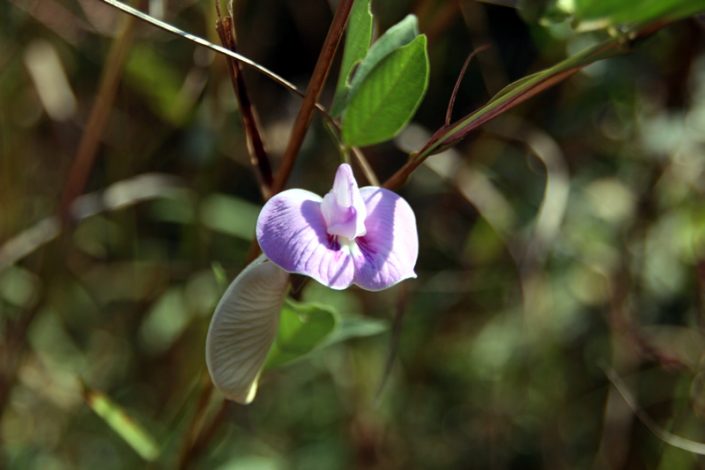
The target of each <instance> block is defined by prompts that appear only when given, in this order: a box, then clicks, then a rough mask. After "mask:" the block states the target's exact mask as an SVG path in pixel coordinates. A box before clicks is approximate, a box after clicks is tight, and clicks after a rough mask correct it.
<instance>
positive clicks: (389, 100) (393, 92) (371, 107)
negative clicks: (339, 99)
mask: <svg viewBox="0 0 705 470" xmlns="http://www.w3.org/2000/svg"><path fill="white" fill-rule="evenodd" d="M428 73H429V65H428V54H427V52H426V36H424V35H421V36H417V37H416V39H414V40H413V41H411V42H410V43H409V44H407V45H406V46H403V47H401V48H398V49H396V50H395V51H393V52H392V53H390V54H388V55H387V57H386V58H385V59H384V60H382V62H380V63H379V64H378V65H377V66H376V67H375V68H374V69H373V70H372V71H371V72H370V73H369V74H368V75H367V76H366V77H365V80H364V81H363V82H362V83H361V84H360V85H359V86H358V87H357V88H356V89H355V87H353V90H352V91H351V98H350V102H349V103H348V106H347V108H346V109H345V111H344V113H343V120H342V123H343V141H344V142H345V143H346V144H348V145H355V146H362V145H371V144H375V143H379V142H383V141H385V140H388V139H391V138H392V137H394V136H395V135H396V134H397V133H398V132H399V131H401V130H402V128H403V127H404V126H405V125H406V124H407V123H408V122H409V120H410V119H411V117H412V116H413V115H414V112H415V111H416V109H417V108H418V106H419V104H420V103H421V99H422V98H423V95H424V93H425V92H426V87H427V86H428ZM356 79H357V76H355V78H354V79H353V80H356Z"/></svg>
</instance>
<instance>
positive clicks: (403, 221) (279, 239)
mask: <svg viewBox="0 0 705 470" xmlns="http://www.w3.org/2000/svg"><path fill="white" fill-rule="evenodd" d="M257 241H258V242H259V245H260V247H261V248H262V251H263V252H264V254H265V255H266V256H267V258H269V259H270V260H271V261H272V262H274V263H275V264H277V265H279V266H280V267H281V268H282V269H284V270H285V271H287V272H290V273H298V274H305V275H307V276H311V277H312V278H314V279H315V280H317V281H318V282H320V283H321V284H324V285H326V286H328V287H331V288H333V289H345V288H347V287H349V286H350V285H351V284H356V285H358V286H360V287H362V288H363V289H367V290H372V291H377V290H382V289H386V288H388V287H391V286H393V285H394V284H397V283H398V282H400V281H403V280H404V279H408V278H411V277H416V274H415V273H414V265H415V264H416V258H417V257H418V251H419V242H418V235H417V231H416V218H415V217H414V212H413V211H412V210H411V207H409V204H408V203H407V202H406V201H405V200H404V199H402V198H401V197H400V196H399V195H397V194H396V193H394V192H392V191H389V190H387V189H384V188H380V187H376V186H366V187H363V188H358V186H357V182H356V181H355V177H354V176H353V172H352V168H351V167H350V165H348V164H345V163H344V164H342V165H340V166H339V167H338V171H337V172H336V174H335V181H334V183H333V189H331V191H330V192H329V193H328V194H326V195H325V196H324V197H323V198H321V197H320V196H318V195H317V194H315V193H312V192H311V191H306V190H303V189H289V190H287V191H283V192H281V193H279V194H277V195H275V196H273V197H272V198H271V199H270V200H269V201H268V202H267V203H266V204H265V206H264V207H263V208H262V211H261V212H260V215H259V218H258V220H257Z"/></svg>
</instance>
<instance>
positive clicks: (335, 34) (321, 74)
mask: <svg viewBox="0 0 705 470" xmlns="http://www.w3.org/2000/svg"><path fill="white" fill-rule="evenodd" d="M352 4H353V0H340V2H339V3H338V8H337V9H336V11H335V16H333V21H332V22H331V25H330V28H329V29H328V34H327V35H326V39H325V41H324V42H323V47H322V49H321V53H320V55H319V56H318V61H317V62H316V66H315V68H314V69H313V74H312V76H311V81H310V82H309V84H308V87H307V88H306V95H305V96H304V101H303V103H302V104H301V108H299V114H298V115H297V116H296V121H294V127H293V129H292V131H291V137H290V138H289V143H288V144H287V146H286V150H285V151H284V156H283V157H282V164H281V167H280V168H279V171H278V172H277V174H276V176H275V178H274V184H273V185H272V192H271V193H272V194H277V193H278V192H279V191H281V190H282V189H284V185H285V184H286V182H287V180H288V179H289V175H290V174H291V170H292V169H293V168H294V162H295V161H296V157H297V156H298V154H299V150H300V149H301V144H302V143H303V141H304V137H306V131H307V130H308V126H309V124H310V123H311V118H312V117H313V111H314V109H316V102H317V101H318V96H319V95H320V94H321V90H323V85H324V84H325V81H326V78H327V77H328V72H329V71H330V67H331V64H332V63H333V58H334V57H335V51H336V50H337V49H338V44H340V39H341V38H342V36H343V31H345V25H346V23H347V22H348V17H349V16H350V9H351V8H352Z"/></svg>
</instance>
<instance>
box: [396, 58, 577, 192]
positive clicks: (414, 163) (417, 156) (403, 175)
mask: <svg viewBox="0 0 705 470" xmlns="http://www.w3.org/2000/svg"><path fill="white" fill-rule="evenodd" d="M579 70H580V68H578V67H574V68H571V69H568V70H564V71H563V72H560V73H558V74H556V75H554V76H553V77H550V78H549V79H547V80H545V81H543V82H541V83H540V84H538V85H537V86H536V87H534V88H532V89H531V90H529V91H527V92H526V93H523V94H521V95H519V96H517V97H516V98H515V99H512V100H509V101H507V102H506V103H504V104H502V105H501V106H497V107H496V108H494V109H493V110H491V111H489V112H487V113H484V114H482V115H481V116H479V117H478V119H477V120H476V121H474V122H473V123H471V124H468V125H467V127H466V128H464V129H463V131H462V132H461V133H458V134H457V135H456V136H453V138H451V139H450V140H448V141H446V142H443V143H439V138H440V137H441V136H443V135H444V134H445V133H446V132H447V131H448V128H449V127H454V125H451V126H443V127H442V128H440V129H439V130H438V131H436V133H435V134H434V135H433V136H431V139H430V140H429V141H428V142H427V143H426V145H424V146H423V148H422V149H421V150H420V151H419V152H418V153H414V154H412V155H410V156H409V160H408V161H407V162H406V163H405V164H404V166H402V167H401V168H399V170H397V172H396V173H394V174H393V175H392V176H390V177H389V179H388V180H387V181H385V182H384V187H385V188H388V189H397V188H399V187H400V186H402V185H403V184H404V183H405V182H406V180H407V178H408V177H409V175H411V173H413V171H414V170H415V169H416V168H418V167H419V165H421V164H422V163H423V161H424V160H425V159H426V158H427V157H428V156H429V155H431V154H432V153H438V152H440V151H441V150H442V149H446V148H448V147H450V146H452V145H454V144H456V143H457V142H458V141H459V140H461V139H463V138H464V137H465V136H466V135H467V134H468V133H470V132H471V131H473V130H475V129H477V128H478V127H480V126H482V125H483V124H485V123H487V122H488V121H490V120H492V119H494V118H496V117H497V116H499V115H501V114H503V113H504V112H506V111H508V110H510V109H512V108H514V107H515V106H517V105H519V104H521V103H523V102H524V101H526V100H528V99H529V98H531V97H533V96H536V95H537V94H539V93H541V92H542V91H545V90H547V89H548V88H550V87H552V86H553V85H556V84H558V83H560V82H562V81H563V80H565V79H566V78H568V77H571V76H573V75H574V74H575V73H576V72H578V71H579Z"/></svg>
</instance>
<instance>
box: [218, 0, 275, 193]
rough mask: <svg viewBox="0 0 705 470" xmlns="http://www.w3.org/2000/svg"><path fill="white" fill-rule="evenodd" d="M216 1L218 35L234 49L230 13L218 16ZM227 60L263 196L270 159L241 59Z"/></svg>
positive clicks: (269, 182)
mask: <svg viewBox="0 0 705 470" xmlns="http://www.w3.org/2000/svg"><path fill="white" fill-rule="evenodd" d="M218 3H219V2H218V1H216V2H215V5H216V12H217V15H218V21H217V23H216V30H217V32H218V36H220V41H221V42H222V43H223V46H224V47H227V48H228V49H229V50H231V51H233V52H235V51H236V49H237V43H236V40H235V35H234V34H233V31H234V22H233V20H232V18H231V17H230V16H225V17H221V14H220V7H219V6H218ZM227 60H228V71H229V72H230V80H231V82H232V85H233V91H234V92H235V98H236V99H237V103H238V107H239V108H240V116H241V117H242V124H243V128H244V129H245V136H246V138H247V150H248V152H249V154H250V162H251V163H252V166H253V167H254V168H255V170H256V171H257V177H258V180H259V184H260V192H261V193H262V197H263V198H264V199H265V200H266V199H267V198H268V197H269V193H270V190H271V187H272V181H273V178H272V167H271V165H270V163H269V156H268V155H267V151H266V150H265V147H264V141H263V139H262V133H261V132H260V130H259V126H258V124H257V116H256V113H255V110H254V108H253V106H252V101H251V100H250V96H249V94H248V93H247V87H246V85H245V77H243V75H242V69H241V68H240V63H239V62H238V61H236V60H235V59H233V58H231V57H230V58H228V59H227Z"/></svg>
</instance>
